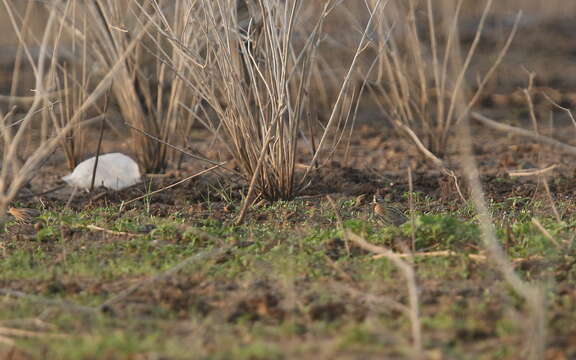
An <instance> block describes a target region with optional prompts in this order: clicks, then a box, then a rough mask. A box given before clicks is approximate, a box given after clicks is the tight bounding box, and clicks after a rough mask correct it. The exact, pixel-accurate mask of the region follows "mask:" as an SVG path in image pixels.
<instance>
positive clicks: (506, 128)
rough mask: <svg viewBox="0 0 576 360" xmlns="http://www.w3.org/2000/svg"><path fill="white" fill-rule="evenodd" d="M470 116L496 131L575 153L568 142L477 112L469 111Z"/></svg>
mask: <svg viewBox="0 0 576 360" xmlns="http://www.w3.org/2000/svg"><path fill="white" fill-rule="evenodd" d="M470 116H471V118H472V119H474V120H476V121H478V122H480V123H482V124H484V125H486V126H488V127H490V128H492V129H494V130H498V131H502V132H505V133H509V134H513V135H518V136H522V137H526V138H529V139H532V140H535V141H537V142H540V143H543V144H546V145H550V146H552V147H554V148H556V149H558V150H561V151H564V152H566V153H568V154H571V155H576V147H574V146H570V145H568V144H565V143H563V142H560V141H558V140H555V139H552V138H550V137H547V136H544V135H538V134H536V133H535V132H533V131H530V130H525V129H521V128H517V127H514V126H510V125H506V124H502V123H500V122H497V121H495V120H492V119H490V118H488V117H486V116H484V115H482V114H480V113H477V112H471V113H470Z"/></svg>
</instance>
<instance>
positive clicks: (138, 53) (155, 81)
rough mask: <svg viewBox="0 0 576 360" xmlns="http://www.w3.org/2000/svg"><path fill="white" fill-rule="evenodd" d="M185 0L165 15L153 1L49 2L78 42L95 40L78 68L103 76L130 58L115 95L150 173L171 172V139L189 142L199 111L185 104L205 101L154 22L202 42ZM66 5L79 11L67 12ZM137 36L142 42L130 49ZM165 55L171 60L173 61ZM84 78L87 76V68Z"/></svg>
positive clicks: (191, 41)
mask: <svg viewBox="0 0 576 360" xmlns="http://www.w3.org/2000/svg"><path fill="white" fill-rule="evenodd" d="M185 3H186V2H184V1H174V2H172V3H170V4H167V5H166V6H165V7H164V8H162V9H161V11H160V12H158V13H156V15H155V16H158V17H159V19H152V18H151V17H150V15H149V14H150V13H152V12H154V9H153V5H152V4H151V2H145V3H144V4H140V3H138V2H134V1H117V0H95V1H76V0H73V1H71V2H68V3H66V5H65V4H62V3H49V5H48V7H54V8H56V9H57V11H58V14H59V15H60V20H61V21H62V23H63V24H64V25H65V29H66V30H67V33H68V34H69V36H70V37H71V38H72V39H73V40H72V41H73V43H75V42H78V43H80V44H89V46H84V47H82V51H80V52H79V56H77V58H78V59H79V60H78V64H75V65H76V66H77V67H79V68H84V69H85V67H86V66H87V67H89V68H90V69H91V70H92V71H91V73H90V74H89V75H93V76H94V77H101V76H102V75H103V74H106V73H107V72H109V71H110V70H111V68H112V67H113V66H115V64H117V63H118V62H119V59H120V58H121V57H124V59H123V60H122V62H120V66H119V68H118V70H117V71H116V75H115V77H114V81H113V82H112V86H111V89H110V97H111V102H112V103H113V104H115V105H117V106H118V108H119V110H120V113H121V116H122V118H123V120H124V121H125V122H126V124H127V125H128V126H129V127H130V129H131V144H132V149H133V152H134V154H135V155H136V156H137V158H138V160H139V162H140V165H141V166H142V168H143V169H144V170H145V171H147V172H163V171H165V170H166V168H167V167H168V165H169V163H170V161H171V160H173V158H174V156H175V154H174V152H173V150H172V149H171V148H170V147H169V146H167V145H166V143H168V144H171V145H174V146H178V145H181V144H183V143H184V141H185V137H186V134H187V133H188V132H189V130H190V128H191V126H192V125H193V123H194V114H190V113H189V112H186V111H185V109H183V108H182V107H181V106H180V103H185V104H187V105H188V106H189V107H191V108H195V107H196V104H197V103H198V101H199V99H198V97H197V96H196V93H195V92H194V91H190V90H189V89H188V88H187V87H185V86H183V81H182V79H181V78H179V77H178V76H176V75H175V72H174V71H173V70H176V71H180V72H182V71H184V69H182V66H181V60H182V58H181V57H178V56H177V54H173V53H172V49H173V48H172V47H170V46H165V44H164V42H165V41H164V39H163V37H162V35H161V34H160V33H158V32H157V31H155V28H154V27H153V26H151V24H152V20H158V21H162V22H164V23H165V24H166V25H167V26H168V27H170V28H171V29H172V30H173V31H174V32H176V33H178V34H180V35H181V36H182V39H181V40H182V41H185V43H186V44H187V46H188V47H189V48H194V47H195V46H196V44H200V42H199V41H198V39H203V37H202V36H201V34H200V33H198V32H197V31H195V29H194V28H191V27H190V26H189V24H188V23H187V22H186V19H187V18H186V16H184V15H183V14H182V11H183V9H182V7H183V6H184V4H185ZM70 4H71V5H70ZM64 6H66V7H68V6H70V7H72V9H73V10H72V11H67V12H65V11H64V10H63V7H64ZM135 38H138V39H139V40H138V42H136V43H135V46H134V47H133V49H132V50H131V51H130V52H127V49H128V47H129V46H130V45H131V44H132V43H133V41H134V39H135ZM162 59H170V60H171V63H170V64H168V63H166V62H165V61H164V60H162ZM172 67H173V68H172ZM81 80H83V81H84V80H86V74H85V72H82V78H81ZM69 85H70V84H69ZM72 85H74V86H78V90H77V92H80V93H84V92H85V90H84V88H85V87H86V84H84V83H83V82H80V83H76V84H72Z"/></svg>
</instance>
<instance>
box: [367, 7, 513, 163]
mask: <svg viewBox="0 0 576 360" xmlns="http://www.w3.org/2000/svg"><path fill="white" fill-rule="evenodd" d="M492 3H493V1H492V0H487V1H486V3H485V6H484V9H483V11H482V14H481V16H480V20H479V23H478V27H477V29H476V34H475V36H474V38H473V40H472V42H471V44H470V45H469V47H468V48H467V49H464V48H463V47H462V44H461V41H460V36H459V35H460V33H459V21H460V15H461V12H462V8H463V5H464V0H458V1H455V2H453V1H439V2H434V1H432V0H426V1H420V2H419V1H415V0H408V1H391V2H390V3H389V4H388V7H387V8H386V11H383V10H380V11H379V22H378V24H377V26H376V28H375V33H376V34H378V36H377V37H376V38H375V39H376V40H375V41H374V42H373V44H374V45H375V46H374V50H375V52H376V54H377V56H376V60H375V61H374V63H373V64H372V66H371V68H370V69H371V76H372V78H371V80H370V81H369V83H370V87H371V89H372V90H373V91H372V92H371V93H372V95H373V99H374V100H375V101H376V103H377V104H378V105H379V107H380V109H381V111H382V112H383V114H385V117H386V118H387V119H388V121H389V122H390V123H391V124H392V125H393V126H394V128H395V129H397V130H398V132H399V133H400V134H401V135H404V136H407V137H408V138H409V139H410V140H411V141H413V142H414V143H415V144H416V145H417V146H418V147H419V148H420V150H422V151H423V152H424V153H425V154H426V155H428V156H429V157H431V158H433V159H434V160H435V161H436V162H438V163H440V161H439V159H438V157H442V156H443V155H444V154H445V153H446V151H447V149H448V146H449V144H450V141H451V135H452V134H453V133H454V131H453V127H454V125H455V124H457V123H458V122H460V121H461V120H462V117H463V116H464V114H463V113H458V112H457V111H456V107H457V104H459V103H461V102H463V103H465V104H466V108H467V109H468V110H470V109H471V108H472V107H473V106H474V105H475V104H476V102H477V101H478V98H479V96H480V94H481V93H482V91H483V90H484V88H485V86H486V84H487V82H488V80H489V78H490V77H491V75H492V74H493V73H494V71H495V70H496V68H497V67H498V65H499V64H500V62H501V60H502V58H503V56H504V55H505V54H506V52H507V51H508V48H509V47H510V44H511V41H512V39H513V38H514V35H515V33H516V29H517V23H518V22H517V21H516V22H515V25H514V27H513V29H512V31H511V33H510V34H509V36H508V38H507V41H506V42H505V44H504V46H503V47H502V49H501V50H500V52H499V53H498V55H497V56H496V58H495V60H494V61H493V63H492V65H491V67H490V68H489V69H488V71H487V72H486V73H485V74H484V75H483V76H481V77H479V78H478V82H477V84H475V89H474V90H471V89H470V87H468V86H467V82H469V81H471V79H470V77H471V74H470V69H471V64H472V62H473V61H474V59H475V57H476V56H478V48H479V44H480V41H481V38H482V34H483V31H484V26H485V24H486V20H487V18H488V15H489V13H490V9H491V7H492ZM474 75H475V74H474Z"/></svg>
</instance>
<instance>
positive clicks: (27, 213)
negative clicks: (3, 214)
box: [8, 207, 41, 224]
mask: <svg viewBox="0 0 576 360" xmlns="http://www.w3.org/2000/svg"><path fill="white" fill-rule="evenodd" d="M8 214H10V215H12V216H13V217H14V219H16V221H17V222H19V223H27V224H30V223H32V222H34V220H35V219H36V218H37V217H38V216H40V214H41V212H40V211H39V210H36V209H29V208H14V207H11V208H9V209H8Z"/></svg>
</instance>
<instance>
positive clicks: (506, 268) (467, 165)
mask: <svg viewBox="0 0 576 360" xmlns="http://www.w3.org/2000/svg"><path fill="white" fill-rule="evenodd" d="M459 111H465V106H464V105H462V104H461V106H460V109H459ZM458 137H459V139H460V146H461V154H462V155H461V158H460V164H461V167H462V169H463V171H464V173H465V175H466V178H467V180H468V183H469V186H470V189H471V199H472V202H473V204H474V206H475V207H476V211H477V212H478V218H479V222H480V229H481V232H482V240H483V242H484V246H485V248H486V250H487V253H488V257H489V258H490V259H491V260H492V262H494V264H495V265H496V267H497V269H498V271H500V272H501V273H502V275H503V277H504V279H505V280H506V281H507V282H508V283H509V284H510V286H511V287H512V288H513V289H514V291H515V292H516V293H517V294H518V295H520V296H521V297H522V298H523V299H524V300H525V301H526V306H527V312H528V319H529V322H528V324H529V326H528V329H527V331H528V336H527V339H526V343H525V349H526V358H529V359H543V358H544V351H545V348H546V328H547V324H546V301H545V295H544V290H543V289H542V288H541V287H540V286H534V285H531V284H529V283H527V282H525V281H523V280H522V279H521V278H520V276H518V274H516V272H515V271H514V267H513V265H512V263H511V262H510V261H509V260H508V258H507V256H506V254H505V252H504V250H503V249H502V247H501V246H500V244H499V241H498V238H497V235H496V229H495V227H494V223H493V222H492V217H491V215H490V212H489V210H488V204H487V203H486V200H485V197H484V193H483V190H482V185H481V182H480V175H479V171H478V167H477V166H476V160H475V158H474V156H473V155H472V154H473V152H472V137H471V135H470V126H469V120H468V119H467V118H465V121H463V122H461V123H460V124H459V126H458Z"/></svg>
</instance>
